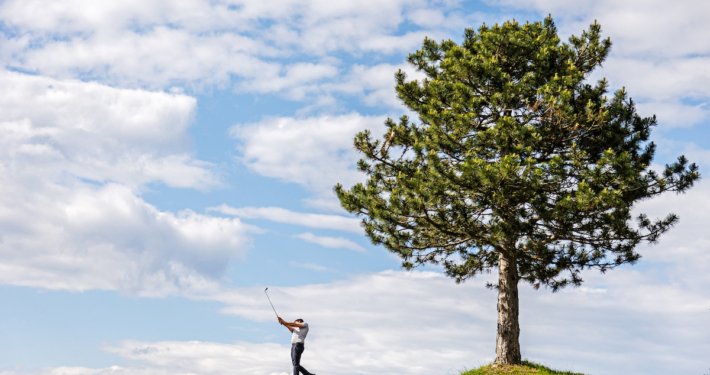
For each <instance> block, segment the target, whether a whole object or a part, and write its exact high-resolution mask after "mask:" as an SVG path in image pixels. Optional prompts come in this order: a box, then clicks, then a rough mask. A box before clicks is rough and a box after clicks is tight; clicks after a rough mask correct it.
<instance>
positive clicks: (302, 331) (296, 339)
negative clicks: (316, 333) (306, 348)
mask: <svg viewBox="0 0 710 375" xmlns="http://www.w3.org/2000/svg"><path fill="white" fill-rule="evenodd" d="M301 324H303V328H298V327H293V335H292V336H291V344H297V343H301V344H303V341H304V340H305V339H306V335H307V334H308V323H301Z"/></svg>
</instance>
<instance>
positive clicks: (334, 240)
mask: <svg viewBox="0 0 710 375" xmlns="http://www.w3.org/2000/svg"><path fill="white" fill-rule="evenodd" d="M294 237H295V238H300V239H302V240H304V241H306V242H310V243H314V244H318V245H321V246H323V247H327V248H330V249H349V250H353V251H359V252H363V253H364V252H366V250H365V248H364V247H362V246H360V245H358V244H356V243H355V242H352V241H350V240H348V239H347V238H343V237H325V236H316V235H315V234H313V233H309V232H306V233H301V234H297V235H295V236H294Z"/></svg>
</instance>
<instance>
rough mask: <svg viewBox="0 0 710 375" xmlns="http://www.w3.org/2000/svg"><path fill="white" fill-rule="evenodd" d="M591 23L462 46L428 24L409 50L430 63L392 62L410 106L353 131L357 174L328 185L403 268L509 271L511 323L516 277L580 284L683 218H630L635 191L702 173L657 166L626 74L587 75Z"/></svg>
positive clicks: (598, 53)
mask: <svg viewBox="0 0 710 375" xmlns="http://www.w3.org/2000/svg"><path fill="white" fill-rule="evenodd" d="M600 31H601V27H600V26H599V25H598V24H597V23H596V22H595V23H594V24H593V25H591V26H590V28H589V30H588V31H585V32H583V33H582V35H581V36H580V37H575V36H573V37H571V38H570V39H569V43H562V42H561V41H560V39H559V37H558V36H557V30H556V27H555V25H554V23H553V21H552V19H551V18H549V17H548V18H546V19H545V20H544V22H537V23H532V24H531V23H526V24H524V25H521V24H519V23H517V22H515V21H513V22H506V23H505V24H503V25H501V26H498V25H496V26H493V27H488V26H485V25H484V26H482V27H481V28H480V29H479V30H478V31H475V30H473V29H467V30H466V32H465V37H464V41H463V43H462V45H457V44H456V43H454V42H453V41H450V40H448V41H442V42H441V43H437V42H435V41H433V40H429V39H425V40H424V44H423V46H422V49H421V50H419V51H416V52H415V53H413V54H410V55H409V58H408V61H409V62H410V63H411V64H412V65H414V66H415V67H416V68H417V69H418V70H420V71H422V72H424V73H425V74H426V77H427V78H425V79H424V80H423V81H417V80H413V81H407V78H406V76H405V74H404V73H403V72H402V71H399V72H397V73H396V75H395V77H396V81H397V85H396V89H397V94H398V97H399V98H400V99H401V100H402V102H403V103H404V104H405V105H406V106H407V108H409V109H410V110H412V111H414V112H416V113H417V114H418V117H419V119H418V120H419V121H418V123H417V122H414V121H411V120H410V119H409V118H407V116H403V117H402V118H401V119H400V121H399V122H398V123H397V122H395V121H392V120H387V122H386V125H387V129H388V130H387V132H386V134H385V136H384V138H383V139H382V140H373V138H372V136H371V134H370V132H369V131H364V132H362V133H359V134H358V135H357V136H356V138H355V147H356V149H357V150H358V151H359V152H361V153H362V154H363V159H362V160H360V162H359V164H358V167H359V170H360V171H362V172H364V173H366V174H367V181H366V183H364V184H357V185H355V186H354V187H352V188H351V189H350V190H345V189H343V187H342V186H341V185H340V184H338V185H337V186H336V187H335V192H336V194H337V195H338V198H339V199H340V202H341V204H342V206H343V207H344V208H345V209H346V210H347V211H349V212H351V213H354V214H357V215H361V216H362V218H363V224H364V227H365V230H366V233H367V235H368V236H369V237H370V239H371V240H372V242H373V243H374V244H382V245H383V246H385V247H386V248H387V249H388V250H389V251H391V252H393V253H395V254H397V255H399V256H400V257H401V258H402V259H403V266H404V267H405V268H406V269H412V268H413V267H417V266H419V265H422V264H425V263H431V264H440V265H442V266H443V268H444V269H445V271H446V273H447V274H448V275H449V276H451V277H453V278H454V279H455V280H456V282H461V281H464V280H466V279H468V278H471V277H473V276H475V275H477V274H478V273H480V272H482V271H488V270H490V269H491V268H493V267H499V268H500V272H501V280H503V278H504V276H505V277H507V278H508V280H511V281H512V282H514V283H515V284H516V286H515V290H514V293H513V292H512V291H511V293H513V294H514V299H515V301H514V302H515V306H514V309H515V311H513V312H514V319H515V324H517V298H518V296H517V283H518V281H519V280H524V281H526V282H528V283H531V284H532V285H534V286H535V288H538V287H539V286H540V285H544V286H548V287H550V288H551V289H552V290H553V291H556V290H558V289H559V288H562V287H565V286H567V285H570V284H571V285H580V283H581V282H582V279H581V277H580V271H581V270H583V269H585V268H597V269H599V270H601V271H602V272H605V271H607V270H609V269H611V268H614V267H616V266H619V265H621V264H624V263H634V262H635V261H637V260H638V259H639V258H640V255H639V254H638V253H637V252H636V251H635V248H636V246H637V245H638V244H639V243H641V242H644V241H646V242H651V243H652V242H655V241H656V240H657V239H658V237H659V236H660V235H661V234H662V233H664V232H666V231H667V230H669V229H670V228H671V227H672V226H673V225H674V224H675V223H676V222H677V221H678V217H677V216H676V215H674V214H669V215H668V216H666V217H665V218H661V219H658V220H651V219H649V218H647V217H646V215H643V214H640V215H638V216H637V217H636V220H633V219H632V216H631V210H632V208H633V207H634V204H635V203H637V202H639V201H641V200H644V199H649V198H652V197H655V196H658V195H660V194H662V193H664V192H667V191H675V192H684V191H686V190H687V189H689V188H690V187H691V186H692V185H693V183H694V182H695V181H697V180H698V179H699V178H700V175H699V173H698V168H697V166H696V165H695V164H691V165H688V162H687V160H686V159H685V158H684V157H682V156H681V157H680V158H678V161H677V162H676V163H675V164H672V165H667V166H666V167H665V169H664V170H663V171H662V172H659V173H657V172H655V171H654V170H653V169H651V162H652V160H653V156H654V152H655V145H654V144H653V143H652V142H649V141H648V139H649V134H650V131H651V128H652V127H653V126H654V125H656V118H655V116H654V117H649V118H641V117H640V116H639V115H638V114H637V113H636V110H635V106H634V102H633V101H632V100H631V99H630V98H629V97H628V95H627V93H626V91H625V90H623V89H622V90H620V91H617V92H616V93H615V94H614V95H613V97H611V98H607V97H606V94H607V86H608V84H607V81H606V80H604V79H602V80H601V81H599V82H597V83H596V85H590V84H589V83H586V81H585V79H586V78H587V77H588V76H589V74H590V73H591V72H592V71H593V70H594V69H595V68H597V67H599V66H601V64H602V62H603V61H604V59H605V58H606V57H607V55H608V54H609V51H610V47H611V41H610V40H609V39H603V40H602V39H601V38H600ZM501 259H505V260H506V262H507V263H506V264H510V265H511V267H510V268H511V270H507V268H509V267H507V266H506V267H505V268H506V270H505V272H507V273H506V274H505V275H503V271H504V270H503V267H500V264H499V263H500V262H501ZM499 285H500V284H499ZM496 286H497V285H496ZM499 293H500V292H499ZM506 298H513V296H509V297H506ZM508 301H509V302H513V301H512V300H508ZM512 308H513V307H511V309H512ZM500 309H501V305H500V304H499V310H500ZM510 311H512V310H510ZM506 319H508V320H509V319H513V318H512V317H511V318H504V320H506ZM500 320H501V318H500V317H499V323H501V321H500ZM503 323H506V322H503ZM515 329H517V328H515V327H513V330H515ZM500 330H501V328H500V326H499V336H500ZM513 333H514V334H515V340H516V341H517V332H513ZM517 355H518V357H517V358H518V359H515V358H514V357H511V358H513V359H512V360H497V363H509V362H511V361H512V362H513V363H519V362H520V359H519V354H517ZM499 357H500V353H499ZM499 359H500V358H499Z"/></svg>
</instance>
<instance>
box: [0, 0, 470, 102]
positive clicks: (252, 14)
mask: <svg viewBox="0 0 710 375" xmlns="http://www.w3.org/2000/svg"><path fill="white" fill-rule="evenodd" d="M432 6H436V7H438V8H439V10H432ZM442 6H443V8H444V11H445V12H448V11H450V10H453V9H455V4H450V5H445V6H444V5H443V4H441V3H438V2H430V1H425V0H387V1H370V0H367V1H358V2H353V1H339V2H331V1H323V0H278V1H275V2H274V1H271V2H268V3H263V4H261V3H259V2H254V1H241V0H221V1H206V0H194V1H187V2H180V3H175V2H173V1H162V0H160V1H152V2H150V4H146V3H144V2H136V1H132V0H131V1H109V2H101V3H96V2H92V1H87V0H64V1H57V2H53V3H52V5H51V6H46V4H44V3H43V2H41V1H39V0H29V1H24V0H23V1H7V2H4V3H3V4H2V5H1V6H0V14H2V16H0V20H2V22H3V23H4V24H5V25H7V29H6V30H7V31H6V32H4V33H3V36H2V39H3V42H4V43H3V47H1V48H0V56H2V57H3V59H4V60H5V61H6V63H9V64H10V65H11V66H13V67H21V68H22V69H23V70H30V71H34V72H38V73H41V74H45V75H52V76H55V77H90V78H92V79H97V80H101V81H102V82H105V83H110V84H119V85H130V86H132V87H149V88H162V87H168V86H170V85H186V86H191V87H201V86H212V85H218V86H225V85H230V81H231V79H232V76H234V77H238V78H240V79H241V80H242V81H243V82H242V84H240V87H241V88H243V89H246V90H253V91H256V92H274V91H280V90H287V91H288V89H290V88H293V87H294V86H298V85H305V84H310V83H313V82H316V81H318V80H320V79H322V78H328V77H332V76H333V75H334V73H335V72H336V70H335V69H336V68H335V67H333V66H330V65H329V64H320V63H314V61H313V59H319V58H321V57H324V56H326V55H328V54H331V53H334V52H345V53H348V54H352V55H354V56H358V55H362V54H363V53H368V52H377V53H385V54H388V53H399V52H403V51H410V50H411V49H412V48H414V47H415V46H417V45H418V44H419V43H421V41H422V39H423V37H424V36H425V34H426V35H428V36H430V37H439V36H441V37H443V36H446V35H448V32H447V29H446V25H447V23H446V22H444V21H443V20H444V19H445V17H446V16H447V15H446V14H445V13H442V10H441V9H442ZM427 12H428V13H429V14H433V13H437V12H438V13H437V17H436V19H437V20H439V22H435V23H431V22H428V23H426V22H424V23H423V18H422V17H424V15H425V14H427ZM432 12H433V13H432ZM442 17H443V18H442ZM430 18H431V17H430ZM459 18H460V17H459ZM408 19H411V20H414V22H416V23H417V24H418V25H420V26H426V27H428V28H429V30H427V31H412V32H408V33H404V34H402V35H400V34H399V33H398V29H399V27H400V25H402V24H403V23H405V22H407V20H408ZM262 21H265V22H262ZM294 57H295V59H294ZM289 95H293V96H294V97H296V98H297V97H298V93H297V92H291V94H289Z"/></svg>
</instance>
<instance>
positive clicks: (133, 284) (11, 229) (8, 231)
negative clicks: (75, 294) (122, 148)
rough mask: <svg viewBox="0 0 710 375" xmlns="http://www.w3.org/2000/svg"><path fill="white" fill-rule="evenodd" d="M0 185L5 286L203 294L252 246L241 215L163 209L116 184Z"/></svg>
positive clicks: (0, 267)
mask: <svg viewBox="0 0 710 375" xmlns="http://www.w3.org/2000/svg"><path fill="white" fill-rule="evenodd" d="M3 180H5V181H7V180H6V179H3ZM1 190H2V192H1V194H0V196H2V198H0V207H2V212H0V223H1V224H0V225H1V226H2V227H3V228H5V230H4V232H3V242H2V244H0V282H1V283H3V284H12V285H24V286H34V287H42V288H47V289H68V290H79V291H81V290H89V289H104V290H119V291H121V292H124V293H127V294H132V295H143V296H162V295H167V294H174V293H178V292H180V291H183V290H191V291H193V292H200V291H206V290H211V289H214V288H216V287H217V285H218V283H217V282H218V280H219V278H220V277H221V276H222V274H223V272H224V271H225V269H226V267H227V264H228V263H229V261H231V260H238V259H240V258H243V257H244V250H245V248H246V247H247V246H248V245H249V237H248V236H247V232H248V231H249V229H250V227H248V226H245V225H244V224H242V223H241V222H240V221H239V220H237V219H224V218H214V217H209V216H204V215H199V214H196V213H194V212H191V211H189V210H186V211H183V212H180V213H179V214H177V215H175V214H172V213H169V212H160V211H158V210H157V209H155V207H153V206H151V205H149V204H146V203H145V202H144V201H143V200H141V199H140V198H138V197H136V196H135V195H134V194H133V193H132V192H131V191H130V190H129V189H127V188H125V187H122V186H119V185H115V184H109V185H107V186H104V187H102V188H95V187H92V186H84V187H81V186H79V185H74V186H72V187H71V188H66V187H62V186H58V185H53V186H51V185H50V186H47V187H46V188H45V189H42V190H39V189H35V190H34V191H30V192H28V191H19V189H18V188H16V187H14V186H10V187H8V186H3V187H2V188H1Z"/></svg>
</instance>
